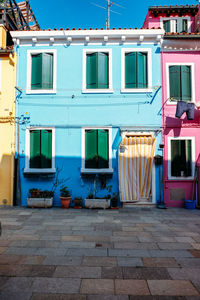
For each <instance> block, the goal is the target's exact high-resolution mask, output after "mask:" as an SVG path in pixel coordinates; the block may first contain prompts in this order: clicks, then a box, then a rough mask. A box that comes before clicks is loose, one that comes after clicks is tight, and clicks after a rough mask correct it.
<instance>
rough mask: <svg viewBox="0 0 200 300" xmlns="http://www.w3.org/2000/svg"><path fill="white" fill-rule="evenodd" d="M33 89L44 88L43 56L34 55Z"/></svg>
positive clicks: (32, 68) (32, 69)
mask: <svg viewBox="0 0 200 300" xmlns="http://www.w3.org/2000/svg"><path fill="white" fill-rule="evenodd" d="M31 57H32V67H31V89H32V90H37V89H41V88H42V54H36V55H32V56H31Z"/></svg>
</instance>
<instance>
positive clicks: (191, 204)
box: [185, 200, 196, 209]
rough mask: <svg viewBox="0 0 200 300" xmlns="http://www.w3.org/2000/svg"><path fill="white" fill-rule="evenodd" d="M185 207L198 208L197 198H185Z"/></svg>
mask: <svg viewBox="0 0 200 300" xmlns="http://www.w3.org/2000/svg"><path fill="white" fill-rule="evenodd" d="M185 208H187V209H195V208H196V200H185Z"/></svg>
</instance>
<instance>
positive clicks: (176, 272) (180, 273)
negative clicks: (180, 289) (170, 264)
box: [168, 268, 200, 282]
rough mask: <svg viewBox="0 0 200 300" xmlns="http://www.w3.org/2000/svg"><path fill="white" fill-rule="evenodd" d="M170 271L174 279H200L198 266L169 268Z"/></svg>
mask: <svg viewBox="0 0 200 300" xmlns="http://www.w3.org/2000/svg"><path fill="white" fill-rule="evenodd" d="M168 273H169V275H170V276H171V278H172V279H180V280H182V279H183V280H184V279H186V280H191V281H192V280H195V281H196V280H197V281H198V280H199V277H200V270H199V269H196V268H169V269H168ZM199 282H200V280H199Z"/></svg>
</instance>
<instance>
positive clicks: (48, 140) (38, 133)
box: [30, 129, 52, 169]
mask: <svg viewBox="0 0 200 300" xmlns="http://www.w3.org/2000/svg"><path fill="white" fill-rule="evenodd" d="M51 167H52V130H45V129H43V130H30V168H34V169H49V168H51Z"/></svg>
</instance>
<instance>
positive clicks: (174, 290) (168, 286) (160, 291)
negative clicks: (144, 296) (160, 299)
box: [147, 280, 199, 296]
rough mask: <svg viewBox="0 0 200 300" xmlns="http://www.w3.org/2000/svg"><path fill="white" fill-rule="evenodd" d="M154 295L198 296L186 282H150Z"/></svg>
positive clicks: (189, 283)
mask: <svg viewBox="0 0 200 300" xmlns="http://www.w3.org/2000/svg"><path fill="white" fill-rule="evenodd" d="M147 282H148V285H149V289H150V292H151V294H152V295H165V296H176V295H177V296H193V295H194V296H197V295H199V294H198V292H197V290H196V289H195V288H194V286H193V285H192V284H191V282H189V281H186V280H148V281H147Z"/></svg>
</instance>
